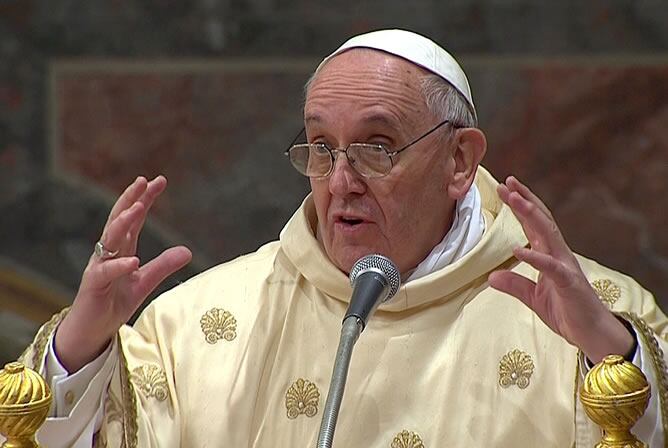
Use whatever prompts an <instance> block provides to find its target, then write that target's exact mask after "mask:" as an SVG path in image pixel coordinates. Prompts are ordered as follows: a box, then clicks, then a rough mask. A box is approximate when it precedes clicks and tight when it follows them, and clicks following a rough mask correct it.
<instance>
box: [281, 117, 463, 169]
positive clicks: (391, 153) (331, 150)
mask: <svg viewBox="0 0 668 448" xmlns="http://www.w3.org/2000/svg"><path fill="white" fill-rule="evenodd" d="M446 123H450V124H451V125H452V127H453V128H455V129H457V128H461V127H462V126H458V125H456V124H454V123H452V122H451V121H450V120H443V121H441V122H440V123H439V124H437V125H436V126H434V127H433V128H431V129H430V130H428V131H427V132H425V133H424V134H422V135H421V136H419V137H418V138H416V139H415V140H413V141H412V142H410V143H408V144H407V145H404V146H402V147H401V148H399V149H397V150H396V151H388V150H387V148H386V147H385V146H384V145H379V144H373V143H365V144H368V145H370V146H376V147H378V148H380V149H382V150H383V151H385V153H386V154H387V156H388V158H389V159H390V168H389V169H388V170H387V172H386V173H383V174H381V175H379V176H368V175H365V174H364V173H360V172H359V171H357V170H355V171H357V172H358V173H359V174H360V175H361V176H363V177H366V178H370V177H383V176H387V175H388V174H389V173H390V171H392V168H393V167H394V159H393V157H394V156H396V155H397V154H399V153H400V152H403V151H405V150H407V149H408V148H410V147H411V146H413V145H414V144H416V143H418V142H419V141H420V140H422V139H424V138H426V137H427V136H429V135H431V134H432V133H434V132H435V131H436V130H437V129H438V128H440V127H441V126H443V125H445V124H446ZM305 130H306V128H305V127H303V128H302V130H301V131H299V134H297V135H296V136H295V138H294V139H293V140H292V142H291V143H290V145H289V146H288V149H287V150H285V152H284V153H283V154H284V155H286V156H287V157H288V158H290V150H291V149H292V148H293V147H295V146H296V145H295V142H296V141H297V140H298V139H299V137H300V136H301V135H302V134H303V133H304V131H305ZM307 144H308V145H313V144H318V143H307ZM319 144H320V145H322V147H323V148H325V149H326V150H327V152H328V153H329V157H330V159H331V161H332V163H331V166H330V167H329V171H328V172H327V173H326V174H323V175H322V176H312V177H315V178H323V177H327V176H329V175H330V174H332V171H334V165H335V164H336V157H335V156H334V153H336V152H342V153H344V154H345V155H346V160H348V163H349V164H350V165H351V166H354V165H353V164H352V163H351V162H350V160H349V159H348V152H347V151H348V148H350V145H352V144H355V143H349V144H348V146H346V147H345V149H342V148H330V147H329V146H327V144H325V143H319ZM291 164H292V162H291ZM292 165H293V166H294V164H292ZM297 171H298V172H299V174H303V173H301V172H300V171H299V170H297ZM307 177H310V176H307Z"/></svg>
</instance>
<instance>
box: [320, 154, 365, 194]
mask: <svg viewBox="0 0 668 448" xmlns="http://www.w3.org/2000/svg"><path fill="white" fill-rule="evenodd" d="M335 154H336V155H335V158H334V167H333V168H332V173H331V174H330V175H329V192H330V193H331V194H332V195H338V196H345V195H347V194H350V193H357V194H362V193H364V192H365V191H366V183H365V182H364V178H363V177H362V176H361V175H360V174H359V173H358V172H357V171H355V168H353V167H352V166H350V163H349V162H348V158H347V157H346V155H345V154H344V153H342V152H337V153H335Z"/></svg>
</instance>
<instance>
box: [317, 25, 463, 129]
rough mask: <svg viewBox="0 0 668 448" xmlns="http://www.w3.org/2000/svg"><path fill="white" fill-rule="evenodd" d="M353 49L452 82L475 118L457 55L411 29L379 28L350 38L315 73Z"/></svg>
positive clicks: (323, 61) (324, 60)
mask: <svg viewBox="0 0 668 448" xmlns="http://www.w3.org/2000/svg"><path fill="white" fill-rule="evenodd" d="M351 48H370V49H374V50H380V51H384V52H386V53H390V54H393V55H395V56H399V57H401V58H403V59H406V60H407V61H409V62H412V63H413V64H415V65H418V66H420V67H422V68H424V69H425V70H428V71H430V72H432V73H434V74H436V75H438V76H440V77H441V78H443V79H444V80H446V81H447V82H449V83H450V84H451V85H452V86H453V87H454V88H455V89H457V91H458V92H459V93H461V94H462V96H463V97H464V99H466V102H467V103H468V105H469V106H470V107H471V111H472V112H473V116H474V118H475V116H476V112H475V106H474V105H473V98H472V97H471V88H470V87H469V81H468V79H466V75H465V74H464V70H462V68H461V67H460V66H459V64H458V63H457V61H456V60H455V58H453V57H452V55H450V53H448V52H447V51H445V50H444V49H443V48H441V47H440V46H439V45H438V44H436V42H434V41H432V40H431V39H428V38H426V37H424V36H421V35H419V34H417V33H413V32H412V31H406V30H397V29H395V30H379V31H372V32H370V33H366V34H360V35H358V36H354V37H351V38H350V39H348V40H347V41H346V42H345V43H344V44H343V45H341V46H340V47H339V48H337V49H336V50H335V51H334V52H333V53H332V54H330V55H329V56H327V57H326V58H325V59H323V60H322V62H321V63H320V65H318V68H317V69H316V73H317V72H318V71H319V70H320V69H321V68H322V67H323V66H324V65H325V64H326V63H327V62H328V61H329V60H331V59H332V58H333V57H334V56H336V55H338V54H340V53H342V52H344V51H346V50H349V49H351Z"/></svg>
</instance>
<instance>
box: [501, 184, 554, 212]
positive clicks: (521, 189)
mask: <svg viewBox="0 0 668 448" xmlns="http://www.w3.org/2000/svg"><path fill="white" fill-rule="evenodd" d="M506 185H507V186H508V187H507V188H508V189H509V191H516V192H518V193H519V194H520V195H522V197H523V198H525V199H526V200H528V201H529V202H532V203H533V204H535V205H536V206H537V207H538V208H540V209H541V210H542V211H543V213H545V214H546V215H547V216H549V217H550V218H552V212H550V209H549V208H547V205H545V203H544V202H543V201H542V200H541V199H540V198H539V197H538V196H536V194H535V193H534V192H533V191H531V189H529V187H527V186H526V185H524V184H523V183H522V182H520V181H519V180H518V179H517V178H516V177H515V176H508V178H507V179H506Z"/></svg>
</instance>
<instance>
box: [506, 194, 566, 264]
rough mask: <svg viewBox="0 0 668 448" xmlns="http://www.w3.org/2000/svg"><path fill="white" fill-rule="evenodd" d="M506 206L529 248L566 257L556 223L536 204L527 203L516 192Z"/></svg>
mask: <svg viewBox="0 0 668 448" xmlns="http://www.w3.org/2000/svg"><path fill="white" fill-rule="evenodd" d="M508 205H509V206H510V208H511V210H512V211H513V213H514V214H515V216H516V217H517V219H518V220H519V221H520V224H521V225H522V228H523V229H524V231H525V233H526V234H527V237H528V238H529V241H530V243H531V246H532V247H533V248H534V249H537V250H540V251H542V252H546V253H550V254H552V255H554V256H556V257H566V256H568V254H569V253H570V249H569V248H568V246H567V245H566V241H565V240H564V238H563V236H562V234H561V231H560V230H559V228H558V227H557V223H556V222H555V221H554V220H553V219H552V218H551V217H550V216H548V215H546V214H545V213H544V212H543V211H542V210H541V209H540V208H539V207H538V206H537V205H536V204H534V203H532V202H529V201H528V200H527V199H525V198H524V197H522V196H521V195H520V194H519V193H518V192H515V191H513V192H511V193H510V194H509V196H508Z"/></svg>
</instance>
